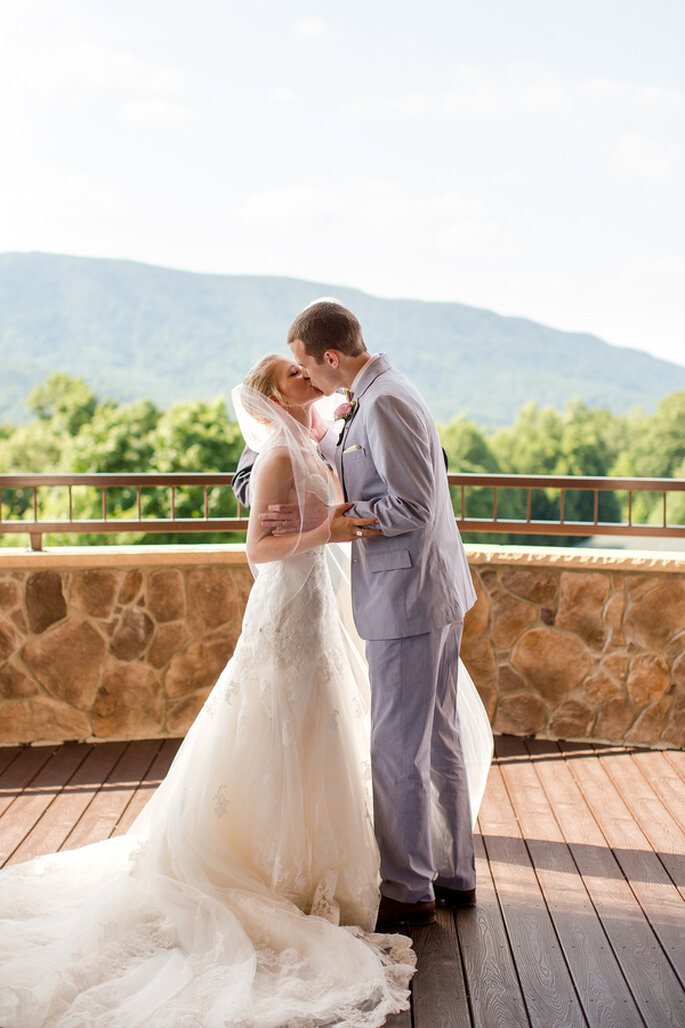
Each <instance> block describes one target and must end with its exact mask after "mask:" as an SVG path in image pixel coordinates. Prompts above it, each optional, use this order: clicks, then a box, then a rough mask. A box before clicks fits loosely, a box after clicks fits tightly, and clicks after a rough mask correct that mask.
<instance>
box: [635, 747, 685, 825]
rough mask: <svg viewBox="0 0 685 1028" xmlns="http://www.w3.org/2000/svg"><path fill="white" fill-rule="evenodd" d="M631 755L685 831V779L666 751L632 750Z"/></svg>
mask: <svg viewBox="0 0 685 1028" xmlns="http://www.w3.org/2000/svg"><path fill="white" fill-rule="evenodd" d="M631 756H632V758H633V761H634V763H635V764H637V766H638V767H639V768H640V771H641V772H642V774H643V775H644V776H645V778H646V779H647V781H648V782H649V784H650V785H651V786H652V788H653V789H654V791H655V793H656V794H657V796H659V798H660V799H661V801H662V802H663V803H664V805H665V806H666V807H667V808H668V810H670V812H671V814H672V816H673V817H674V818H675V820H676V821H677V822H678V824H679V825H680V827H681V828H682V829H683V831H685V781H683V779H682V778H681V777H680V775H679V774H678V772H677V770H676V769H675V767H674V766H673V764H672V762H671V761H670V760H669V759H668V752H667V751H666V752H664V751H659V750H651V751H650V750H634V751H633V752H632V754H631Z"/></svg>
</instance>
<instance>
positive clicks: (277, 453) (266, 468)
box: [255, 444, 293, 475]
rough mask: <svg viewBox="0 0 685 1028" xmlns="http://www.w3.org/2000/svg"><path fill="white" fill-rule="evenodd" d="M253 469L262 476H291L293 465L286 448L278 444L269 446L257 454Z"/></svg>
mask: <svg viewBox="0 0 685 1028" xmlns="http://www.w3.org/2000/svg"><path fill="white" fill-rule="evenodd" d="M255 469H256V470H257V471H258V472H261V473H262V474H264V473H265V472H266V473H268V474H270V475H273V474H278V475H286V474H288V475H292V470H293V465H292V460H291V458H290V451H289V450H288V447H287V446H285V445H279V444H276V445H274V446H270V447H269V449H268V450H265V451H263V452H262V453H260V454H259V458H258V460H257V461H256V463H255Z"/></svg>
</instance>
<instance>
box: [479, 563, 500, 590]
mask: <svg viewBox="0 0 685 1028" xmlns="http://www.w3.org/2000/svg"><path fill="white" fill-rule="evenodd" d="M480 579H481V582H482V583H483V585H484V586H485V588H486V589H487V591H488V592H489V593H496V592H497V591H498V589H499V579H498V577H497V572H496V571H495V569H494V568H485V570H484V571H481V573H480Z"/></svg>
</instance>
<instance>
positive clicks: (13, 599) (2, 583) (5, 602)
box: [0, 578, 21, 611]
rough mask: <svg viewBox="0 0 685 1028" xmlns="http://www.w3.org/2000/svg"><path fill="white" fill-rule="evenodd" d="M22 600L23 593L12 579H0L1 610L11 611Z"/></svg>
mask: <svg viewBox="0 0 685 1028" xmlns="http://www.w3.org/2000/svg"><path fill="white" fill-rule="evenodd" d="M20 600H21V591H20V589H19V586H18V584H17V583H16V582H15V581H14V579H12V578H3V579H0V610H2V611H7V610H11V609H12V607H16V605H17V604H18V603H19V601H20Z"/></svg>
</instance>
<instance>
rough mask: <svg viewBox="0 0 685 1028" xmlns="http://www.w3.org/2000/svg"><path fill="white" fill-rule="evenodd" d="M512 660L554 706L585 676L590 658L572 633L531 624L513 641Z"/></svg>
mask: <svg viewBox="0 0 685 1028" xmlns="http://www.w3.org/2000/svg"><path fill="white" fill-rule="evenodd" d="M512 663H513V664H514V665H515V667H516V668H518V670H519V671H521V672H522V674H523V677H524V678H525V680H526V682H527V683H528V685H530V686H532V688H533V689H536V690H537V692H539V693H540V695H541V696H542V697H543V698H544V699H546V700H547V701H548V703H550V704H551V705H553V706H556V705H557V704H558V703H560V702H561V701H562V700H565V699H566V698H567V696H568V695H569V694H570V693H571V692H573V690H574V689H575V688H576V686H577V685H579V684H580V682H581V681H582V680H583V678H585V676H586V675H587V673H588V671H589V670H590V668H591V666H592V658H591V656H590V652H589V650H588V649H587V647H586V646H584V645H583V643H582V642H581V641H580V640H579V639H577V638H576V637H575V636H572V635H567V634H566V633H565V632H559V631H558V630H557V629H556V628H531V629H530V631H528V632H526V634H525V635H524V636H523V637H522V638H521V639H519V641H518V642H517V643H516V646H515V648H514V652H513V654H512Z"/></svg>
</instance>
